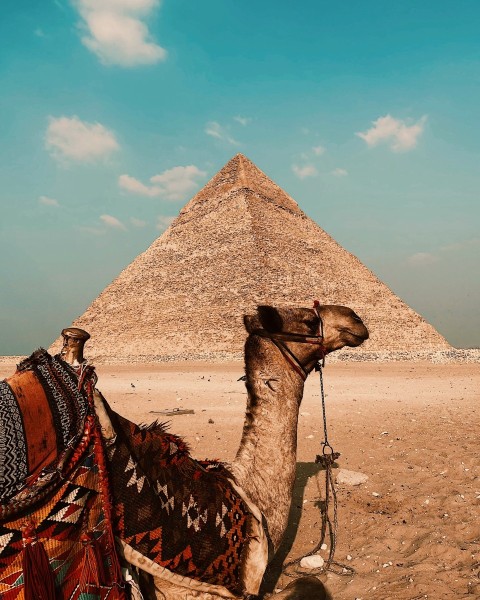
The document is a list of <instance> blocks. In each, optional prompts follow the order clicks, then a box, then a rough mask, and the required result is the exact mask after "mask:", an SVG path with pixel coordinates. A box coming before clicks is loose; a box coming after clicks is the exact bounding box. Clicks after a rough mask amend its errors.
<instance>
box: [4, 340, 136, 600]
mask: <svg viewBox="0 0 480 600" xmlns="http://www.w3.org/2000/svg"><path fill="white" fill-rule="evenodd" d="M95 381H96V376H95V373H94V370H93V368H91V367H87V368H86V369H83V370H82V371H81V373H76V371H75V370H74V369H73V368H71V367H70V366H69V365H68V364H67V363H65V362H64V361H62V360H61V359H60V358H59V357H52V356H50V355H49V354H48V353H47V352H46V351H45V350H38V351H37V352H35V353H34V354H33V355H32V356H31V357H30V358H28V359H26V360H25V361H23V362H22V363H21V364H20V365H19V366H18V370H17V372H16V373H15V374H14V375H13V376H12V377H10V378H9V379H7V380H6V381H5V382H2V383H1V384H0V390H1V400H0V427H1V428H2V430H1V432H0V435H1V436H2V437H1V438H0V439H1V444H2V445H1V447H0V465H1V469H2V470H1V475H2V479H1V480H0V598H2V600H24V599H25V600H60V599H65V600H66V599H68V600H80V599H81V600H86V599H88V600H105V599H107V598H108V599H109V600H121V599H123V598H124V597H125V596H124V592H123V589H122V586H123V584H122V579H121V575H120V568H119V562H118V558H117V555H116V550H115V541H114V535H113V529H112V520H111V494H110V489H109V479H108V473H107V469H106V457H105V451H104V446H103V442H102V439H101V433H100V427H99V424H98V420H97V418H96V416H95V414H94V408H93V407H94V404H93V387H94V384H95Z"/></svg>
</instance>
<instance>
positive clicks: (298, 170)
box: [292, 165, 318, 179]
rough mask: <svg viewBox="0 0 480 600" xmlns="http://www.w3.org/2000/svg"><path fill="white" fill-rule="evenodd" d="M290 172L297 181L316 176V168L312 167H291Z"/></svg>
mask: <svg viewBox="0 0 480 600" xmlns="http://www.w3.org/2000/svg"><path fill="white" fill-rule="evenodd" d="M292 171H293V172H294V173H295V175H296V176H297V177H298V178H299V179H305V178H306V177H315V176H316V175H318V171H317V168H316V167H314V166H313V165H304V166H303V167H299V166H298V165H293V166H292Z"/></svg>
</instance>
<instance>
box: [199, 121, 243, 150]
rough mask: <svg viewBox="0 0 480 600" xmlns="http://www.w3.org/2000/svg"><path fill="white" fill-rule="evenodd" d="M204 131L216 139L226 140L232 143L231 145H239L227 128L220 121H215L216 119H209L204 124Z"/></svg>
mask: <svg viewBox="0 0 480 600" xmlns="http://www.w3.org/2000/svg"><path fill="white" fill-rule="evenodd" d="M205 133H206V134H207V135H209V136H210V137H213V138H216V139H217V140H222V141H225V142H228V143H229V144H232V146H239V145H240V143H239V142H237V140H236V139H234V138H233V137H232V136H231V135H230V133H229V131H228V129H227V128H226V127H223V126H222V125H220V123H217V121H209V122H208V123H207V124H206V126H205Z"/></svg>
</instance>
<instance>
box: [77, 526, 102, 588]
mask: <svg viewBox="0 0 480 600" xmlns="http://www.w3.org/2000/svg"><path fill="white" fill-rule="evenodd" d="M80 541H81V542H82V544H83V559H82V571H81V573H80V591H81V592H86V591H87V588H89V587H96V588H99V587H100V586H102V585H105V571H104V568H103V559H102V555H101V552H100V548H99V547H98V544H97V541H96V540H95V538H94V536H93V535H92V534H91V533H83V534H82V536H81V538H80Z"/></svg>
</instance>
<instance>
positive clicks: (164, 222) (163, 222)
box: [157, 215, 175, 231]
mask: <svg viewBox="0 0 480 600" xmlns="http://www.w3.org/2000/svg"><path fill="white" fill-rule="evenodd" d="M174 220H175V217H165V216H164V215H159V217H158V219H157V229H158V230H159V231H165V229H167V228H168V227H170V225H171V224H172V223H173V221H174Z"/></svg>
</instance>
